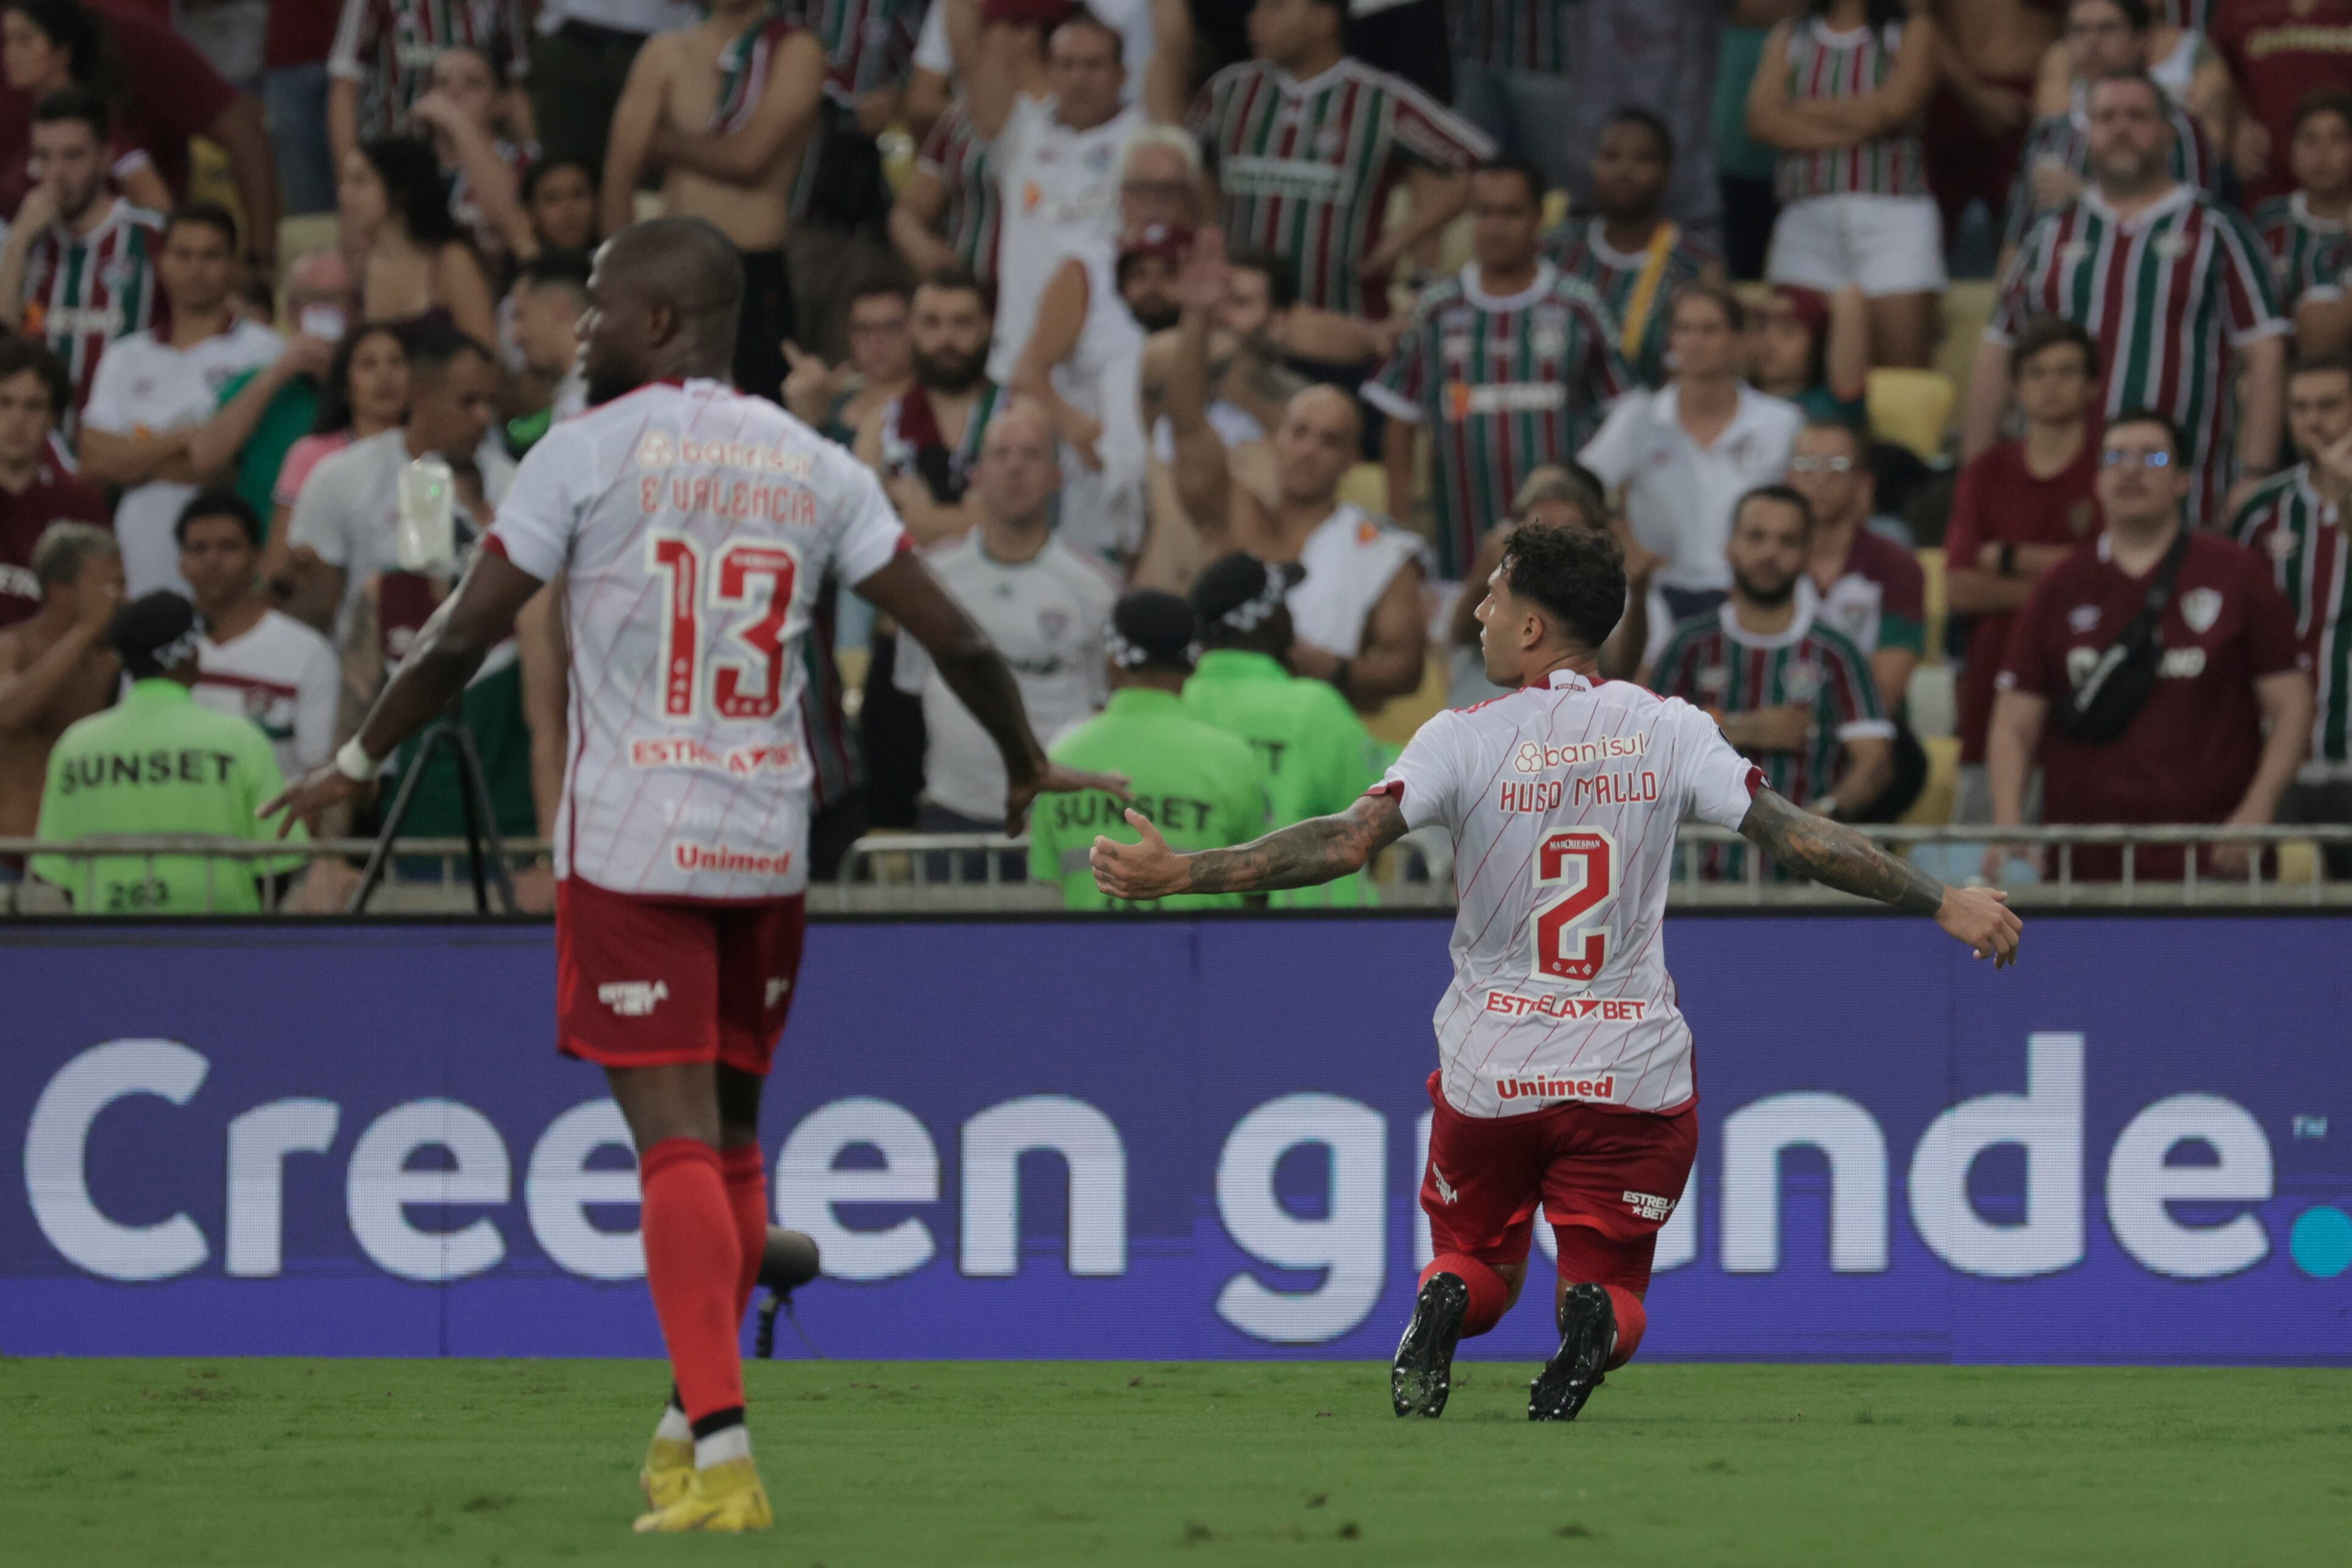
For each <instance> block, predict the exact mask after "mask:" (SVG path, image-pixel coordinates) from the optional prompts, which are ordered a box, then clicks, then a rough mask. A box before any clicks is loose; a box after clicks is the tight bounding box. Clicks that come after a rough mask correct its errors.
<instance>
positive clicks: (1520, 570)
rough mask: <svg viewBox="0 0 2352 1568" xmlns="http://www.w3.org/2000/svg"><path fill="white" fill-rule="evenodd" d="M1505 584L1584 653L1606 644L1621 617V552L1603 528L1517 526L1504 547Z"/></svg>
mask: <svg viewBox="0 0 2352 1568" xmlns="http://www.w3.org/2000/svg"><path fill="white" fill-rule="evenodd" d="M1503 580H1504V581H1505V582H1506V583H1507V584H1508V585H1509V586H1510V590H1511V591H1512V592H1513V593H1514V594H1516V595H1517V596H1518V597H1519V598H1521V599H1526V600H1529V601H1533V602H1534V603H1536V604H1538V605H1539V606H1541V607H1542V608H1543V610H1544V611H1545V612H1547V613H1549V614H1550V615H1552V616H1554V617H1555V618H1557V619H1558V621H1559V624H1560V626H1561V628H1562V629H1563V630H1565V631H1566V632H1569V633H1570V635H1571V636H1573V637H1574V638H1575V639H1576V640H1577V641H1578V642H1579V643H1582V644H1583V645H1584V646H1585V647H1587V648H1591V649H1594V650H1598V649H1599V648H1600V646H1601V643H1606V642H1607V641H1609V633H1610V632H1613V631H1615V630H1616V629H1617V622H1619V620H1621V619H1622V617H1623V616H1624V613H1625V552H1624V551H1623V550H1622V549H1619V548H1618V546H1617V540H1616V538H1615V537H1614V536H1612V535H1611V534H1610V533H1608V532H1606V531H1605V530H1603V529H1601V528H1562V527H1560V526H1559V525H1557V524H1552V523H1522V524H1520V525H1519V526H1518V527H1517V528H1514V529H1512V530H1511V538H1510V542H1509V543H1507V544H1506V545H1505V546H1504V547H1503Z"/></svg>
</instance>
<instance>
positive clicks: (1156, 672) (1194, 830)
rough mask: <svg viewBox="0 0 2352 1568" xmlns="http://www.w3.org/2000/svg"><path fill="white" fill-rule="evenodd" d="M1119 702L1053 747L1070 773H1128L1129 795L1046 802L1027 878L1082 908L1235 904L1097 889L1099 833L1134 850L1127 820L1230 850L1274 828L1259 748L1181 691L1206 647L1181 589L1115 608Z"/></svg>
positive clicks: (1200, 896)
mask: <svg viewBox="0 0 2352 1568" xmlns="http://www.w3.org/2000/svg"><path fill="white" fill-rule="evenodd" d="M1105 643H1106V650H1107V653H1108V658H1109V660H1110V684H1111V694H1110V706H1108V707H1106V708H1104V709H1103V711H1102V712H1100V713H1098V714H1097V715H1095V716H1094V717H1092V718H1090V719H1087V721H1086V722H1085V723H1083V724H1080V725H1077V726H1076V727H1073V728H1071V729H1069V730H1067V731H1066V732H1065V733H1064V734H1063V736H1062V737H1061V738H1060V739H1059V740H1057V741H1055V743H1054V744H1053V746H1052V747H1050V749H1051V751H1052V754H1053V758H1054V760H1055V761H1056V762H1059V763H1062V764H1064V765H1066V766H1067V767H1071V768H1087V769H1091V770H1093V771H1096V772H1101V773H1116V774H1119V775H1121V776H1123V777H1124V778H1126V779H1128V781H1129V783H1128V800H1127V802H1126V803H1125V805H1124V806H1122V804H1121V802H1120V801H1119V800H1118V797H1117V796H1114V795H1110V794H1108V793H1106V792H1104V791H1102V790H1099V789H1087V790H1081V791H1079V792H1077V793H1076V794H1069V795H1045V796H1040V797H1039V798H1038V800H1037V804H1036V808H1035V810H1034V813H1033V815H1032V816H1031V818H1030V821H1029V880H1030V881H1032V882H1049V883H1060V884H1061V887H1062V902H1063V904H1066V906H1067V907H1069V908H1072V909H1221V908H1236V907H1238V906H1239V905H1240V904H1241V903H1242V902H1243V900H1242V895H1241V894H1237V893H1188V894H1174V895H1173V896H1171V897H1168V898H1163V899H1160V900H1158V901H1157V902H1155V903H1151V904H1128V903H1124V902H1121V901H1119V900H1116V899H1113V898H1110V897H1109V896H1108V895H1107V894H1104V893H1103V892H1102V891H1101V890H1100V889H1098V888H1097V887H1096V886H1095V878H1094V871H1093V868H1092V867H1091V866H1090V865H1089V864H1088V863H1087V852H1089V851H1090V850H1092V849H1093V847H1094V841H1095V839H1096V837H1097V835H1105V836H1108V837H1110V838H1113V839H1116V840H1118V841H1119V842H1121V843H1129V844H1131V843H1134V842H1136V841H1138V840H1139V838H1141V836H1142V835H1141V834H1139V833H1138V832H1137V831H1135V829H1134V827H1133V826H1132V825H1131V824H1130V823H1129V821H1127V811H1128V810H1134V811H1137V812H1139V813H1141V814H1142V815H1143V816H1145V817H1147V818H1149V819H1150V821H1151V822H1152V825H1153V826H1155V827H1157V828H1158V829H1159V830H1160V833H1161V835H1162V836H1163V837H1165V838H1166V839H1167V841H1169V842H1170V843H1171V844H1181V845H1183V846H1185V847H1186V848H1190V849H1203V850H1206V849H1222V848H1224V847H1226V846H1227V845H1231V844H1239V843H1246V842H1247V841H1250V840H1252V839H1255V838H1256V837H1258V836H1259V835H1260V834H1262V833H1264V832H1265V830H1266V816H1265V786H1264V785H1263V784H1262V783H1261V782H1260V781H1259V772H1258V765H1257V758H1255V756H1254V755H1253V754H1252V753H1251V751H1250V748H1249V747H1248V746H1247V745H1246V744H1244V742H1242V741H1240V740H1237V739H1235V738H1234V737H1232V736H1230V735H1228V734H1226V733H1225V732H1224V731H1223V730H1222V729H1219V728H1217V727H1215V726H1214V725H1211V724H1208V723H1206V722H1204V721H1203V720H1202V719H1200V718H1197V717H1195V716H1193V715H1192V713H1191V712H1190V711H1189V710H1188V709H1187V708H1186V706H1185V704H1184V698H1183V696H1182V695H1181V693H1182V692H1183V690H1184V680H1185V677H1186V676H1188V675H1190V674H1192V661H1193V659H1194V658H1195V657H1196V656H1197V654H1198V652H1199V650H1198V649H1197V647H1196V646H1195V645H1194V643H1193V641H1192V611H1191V610H1190V609H1189V608H1188V607H1187V606H1186V605H1185V603H1184V601H1182V600H1181V599H1179V598H1177V597H1176V596H1175V595H1174V594H1172V593H1160V592H1158V591H1152V590H1139V591H1136V592H1133V593H1130V594H1129V595H1128V596H1127V597H1126V598H1124V599H1121V600H1120V601H1118V605H1117V607H1116V608H1114V609H1113V610H1112V612H1111V623H1110V634H1109V636H1108V638H1107V639H1105Z"/></svg>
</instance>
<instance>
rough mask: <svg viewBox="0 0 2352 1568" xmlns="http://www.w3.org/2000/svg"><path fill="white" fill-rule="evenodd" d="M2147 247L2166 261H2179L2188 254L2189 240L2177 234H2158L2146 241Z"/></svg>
mask: <svg viewBox="0 0 2352 1568" xmlns="http://www.w3.org/2000/svg"><path fill="white" fill-rule="evenodd" d="M2147 248H2148V249H2150V250H2152V251H2154V252H2155V253H2156V254H2157V255H2158V256H2159V257H2161V258H2162V259H2164V260H2166V261H2179V259H2180V258H2181V257H2182V256H2187V255H2188V254H2189V241H2188V239H2187V238H2186V237H2185V236H2183V235H2179V234H2160V235H2157V236H2156V237H2155V238H2154V239H2152V240H2150V241H2148V242H2147Z"/></svg>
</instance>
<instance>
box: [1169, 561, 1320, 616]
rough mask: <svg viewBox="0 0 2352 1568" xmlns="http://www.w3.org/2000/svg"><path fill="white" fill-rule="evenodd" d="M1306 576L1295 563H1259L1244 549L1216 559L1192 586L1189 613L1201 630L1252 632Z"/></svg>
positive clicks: (1303, 570)
mask: <svg viewBox="0 0 2352 1568" xmlns="http://www.w3.org/2000/svg"><path fill="white" fill-rule="evenodd" d="M1306 575H1307V569H1306V568H1305V567H1303V566H1300V565H1299V564H1298V563H1297V562H1296V561H1278V562H1270V561H1263V560H1260V559H1257V557H1255V556H1254V555H1251V554H1249V553H1248V552H1247V551H1245V550H1235V551H1234V552H1233V553H1232V554H1231V555H1225V556H1219V557H1218V558H1217V559H1215V560H1213V561H1211V562H1210V563H1209V564H1208V566H1207V567H1206V568H1205V569H1203V570H1202V573H1201V575H1200V577H1199V578H1198V579H1196V580H1194V581H1193V583H1192V613H1193V614H1194V615H1196V616H1198V617H1199V618H1200V622H1201V624H1202V627H1203V628H1207V627H1211V626H1222V627H1224V628H1226V629H1227V630H1229V631H1234V632H1253V631H1255V630H1256V629H1257V628H1258V627H1259V626H1260V625H1262V624H1263V623H1264V622H1265V618H1266V617H1267V616H1269V615H1271V614H1273V613H1274V612H1275V611H1276V609H1278V608H1280V606H1281V604H1282V596H1283V595H1284V594H1286V593H1287V592H1289V591H1291V590H1292V589H1293V588H1296V587H1297V586H1298V580H1299V579H1301V578H1303V577H1305V576H1306Z"/></svg>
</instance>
